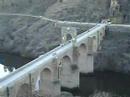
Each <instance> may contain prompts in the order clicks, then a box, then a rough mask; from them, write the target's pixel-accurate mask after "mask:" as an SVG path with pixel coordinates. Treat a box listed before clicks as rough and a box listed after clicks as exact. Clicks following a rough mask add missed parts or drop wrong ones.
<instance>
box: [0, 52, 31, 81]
mask: <svg viewBox="0 0 130 97" xmlns="http://www.w3.org/2000/svg"><path fill="white" fill-rule="evenodd" d="M32 60H33V58H26V57H22V56H20V55H18V54H11V53H4V52H0V79H1V78H3V77H5V76H7V75H8V74H10V73H11V72H13V71H15V69H17V68H20V67H21V66H23V65H25V64H26V63H28V62H30V61H32Z"/></svg>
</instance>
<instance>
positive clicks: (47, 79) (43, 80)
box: [40, 68, 53, 97]
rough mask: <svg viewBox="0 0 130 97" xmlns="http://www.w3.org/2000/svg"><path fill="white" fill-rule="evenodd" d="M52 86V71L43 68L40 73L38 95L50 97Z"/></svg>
mask: <svg viewBox="0 0 130 97" xmlns="http://www.w3.org/2000/svg"><path fill="white" fill-rule="evenodd" d="M52 88H53V87H52V71H51V69H50V68H44V69H43V71H42V72H41V75H40V95H41V96H47V97H51V94H52V90H53V89H52Z"/></svg>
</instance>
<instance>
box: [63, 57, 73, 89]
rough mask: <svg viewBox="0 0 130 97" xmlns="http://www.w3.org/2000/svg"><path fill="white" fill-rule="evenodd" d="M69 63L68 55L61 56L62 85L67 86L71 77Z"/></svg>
mask: <svg viewBox="0 0 130 97" xmlns="http://www.w3.org/2000/svg"><path fill="white" fill-rule="evenodd" d="M71 64H72V62H71V58H70V57H69V56H64V57H63V58H62V71H61V85H62V86H63V87H68V86H69V84H71V81H70V80H71V78H72V70H71ZM69 81H70V82H69ZM68 82H69V83H68Z"/></svg>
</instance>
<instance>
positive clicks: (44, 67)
mask: <svg viewBox="0 0 130 97" xmlns="http://www.w3.org/2000/svg"><path fill="white" fill-rule="evenodd" d="M6 15H7V14H6ZM14 15H16V14H14ZM17 15H20V14H17ZM27 16H30V15H27ZM34 17H36V16H34ZM38 18H42V19H44V20H47V21H51V22H54V23H55V26H58V27H60V28H61V32H62V44H61V45H60V46H59V47H57V48H55V49H53V50H52V51H50V52H48V53H46V54H44V55H41V56H39V57H38V58H36V59H35V60H33V61H32V62H30V63H28V64H26V65H24V66H23V67H21V68H19V69H17V70H16V71H14V72H12V73H11V74H10V75H8V76H6V77H4V78H3V79H1V80H0V97H32V95H33V94H34V93H35V92H37V93H38V94H39V95H40V96H43V97H56V96H59V95H60V93H61V87H66V88H70V89H71V88H78V87H80V85H79V81H80V80H79V74H80V73H89V72H93V71H94V55H95V54H96V52H97V50H98V49H100V48H101V46H100V43H101V41H103V38H104V36H105V35H106V33H105V32H106V31H107V32H111V33H112V32H115V31H116V32H118V31H120V32H129V31H130V25H119V24H118V25H117V24H110V23H98V24H96V23H78V22H66V21H55V20H51V19H47V18H44V17H41V16H39V17H38ZM81 27H84V28H85V27H91V29H89V30H87V31H85V32H84V33H82V34H79V35H77V28H81ZM68 34H69V35H70V36H71V37H72V39H71V40H70V41H67V35H68Z"/></svg>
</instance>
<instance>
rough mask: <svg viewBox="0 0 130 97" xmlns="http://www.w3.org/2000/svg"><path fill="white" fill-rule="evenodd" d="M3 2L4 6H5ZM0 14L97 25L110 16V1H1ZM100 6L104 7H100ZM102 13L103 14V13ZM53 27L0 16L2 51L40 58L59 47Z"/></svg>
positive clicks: (0, 45)
mask: <svg viewBox="0 0 130 97" xmlns="http://www.w3.org/2000/svg"><path fill="white" fill-rule="evenodd" d="M2 1H3V2H2ZM2 1H1V2H0V7H1V9H0V12H9V13H11V12H12V13H14V12H16V13H26V14H34V15H44V16H46V17H50V18H55V19H59V20H70V21H82V22H86V21H91V22H96V21H98V20H99V19H100V17H102V16H104V14H107V11H106V10H105V9H107V8H106V5H107V3H106V2H107V1H108V0H64V1H63V2H62V3H60V2H56V1H57V0H22V1H21V0H10V1H8V0H2ZM99 4H100V5H101V7H99V6H97V5H99ZM101 12H102V13H101ZM60 40H61V32H60V29H59V28H56V27H55V26H54V24H53V23H50V22H47V21H43V20H39V19H37V18H30V17H16V16H7V17H5V16H0V49H1V50H2V51H6V52H7V51H9V52H13V53H20V54H21V55H23V56H29V57H30V56H31V57H37V56H38V55H41V54H44V53H45V52H48V51H49V50H51V49H52V48H54V47H56V46H57V45H59V44H60Z"/></svg>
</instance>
